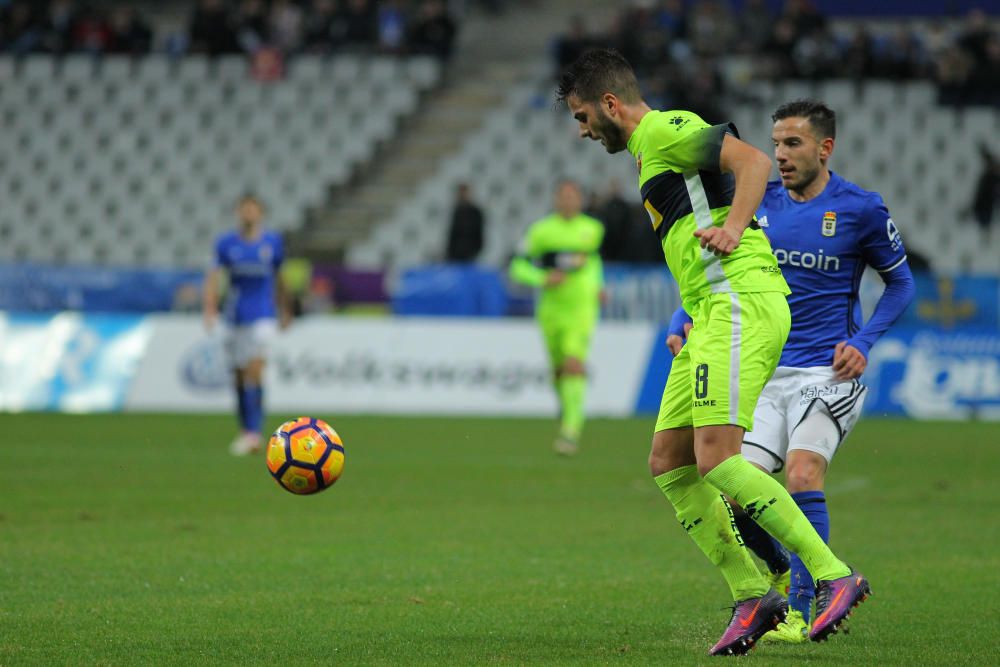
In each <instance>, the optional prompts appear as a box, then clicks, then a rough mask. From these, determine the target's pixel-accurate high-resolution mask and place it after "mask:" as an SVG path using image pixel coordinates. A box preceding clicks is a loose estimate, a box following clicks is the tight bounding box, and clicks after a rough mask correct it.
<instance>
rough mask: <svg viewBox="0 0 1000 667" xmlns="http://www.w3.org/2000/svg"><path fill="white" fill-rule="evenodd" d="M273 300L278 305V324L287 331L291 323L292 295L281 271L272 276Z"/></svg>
mask: <svg viewBox="0 0 1000 667" xmlns="http://www.w3.org/2000/svg"><path fill="white" fill-rule="evenodd" d="M274 299H275V303H276V304H277V305H278V323H279V325H280V326H281V328H282V329H287V328H288V326H289V325H290V324H291V323H292V294H291V292H289V291H288V286H287V285H286V284H285V279H284V277H283V276H282V275H281V271H278V272H277V273H276V274H274Z"/></svg>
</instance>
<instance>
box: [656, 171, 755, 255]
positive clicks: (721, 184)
mask: <svg viewBox="0 0 1000 667" xmlns="http://www.w3.org/2000/svg"><path fill="white" fill-rule="evenodd" d="M698 178H699V180H701V185H702V187H703V188H704V189H705V197H706V199H707V200H708V208H709V209H716V208H721V207H723V206H730V205H732V203H733V193H735V192H736V179H735V178H734V177H733V175H732V174H720V173H717V172H713V171H706V170H704V169H702V170H699V171H698ZM640 194H641V195H642V199H643V201H645V202H648V203H649V205H650V206H652V207H653V208H654V209H656V211H657V213H659V214H660V215H661V216H662V217H663V222H662V223H661V224H660V226H659V228H658V229H657V230H656V233H657V236H659V237H660V239H661V240H662V239H664V238H665V237H666V236H667V232H669V231H670V228H671V227H673V226H674V223H675V222H677V221H678V220H680V219H681V218H683V217H684V216H685V215H690V214H691V213H692V212H693V210H694V209H693V208H692V205H691V196H690V195H689V194H688V189H687V184H686V183H685V182H684V174H680V173H678V172H676V171H665V172H663V173H661V174H657V175H656V176H654V177H653V178H651V179H649V180H648V181H646V182H645V183H643V185H642V188H641V190H640ZM750 227H751V228H752V229H760V227H759V226H758V225H757V219H756V218H754V220H753V222H751V223H750Z"/></svg>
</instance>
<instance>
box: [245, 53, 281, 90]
mask: <svg viewBox="0 0 1000 667" xmlns="http://www.w3.org/2000/svg"><path fill="white" fill-rule="evenodd" d="M250 76H251V77H252V78H253V79H254V80H256V81H261V82H264V83H267V82H270V81H280V80H281V79H282V78H283V77H284V76H285V56H284V54H282V53H281V51H279V50H278V49H276V48H274V47H273V46H263V47H261V48H259V49H257V50H256V51H254V52H253V55H252V56H251V63H250Z"/></svg>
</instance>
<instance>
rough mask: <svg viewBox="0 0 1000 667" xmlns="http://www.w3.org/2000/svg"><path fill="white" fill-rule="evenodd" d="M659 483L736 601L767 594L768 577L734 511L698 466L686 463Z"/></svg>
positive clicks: (664, 475) (658, 479)
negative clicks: (748, 545)
mask: <svg viewBox="0 0 1000 667" xmlns="http://www.w3.org/2000/svg"><path fill="white" fill-rule="evenodd" d="M655 480H656V485H657V486H659V487H660V490H661V491H663V495H665V496H666V497H667V500H669V501H670V502H671V504H673V506H674V509H675V510H677V520H678V521H680V522H681V525H682V526H683V527H684V530H686V531H687V533H688V535H690V536H691V539H693V540H694V543H695V544H697V545H698V548H699V549H701V550H702V552H703V553H704V554H705V555H706V556H708V560H710V561H712V563H714V564H715V565H716V566H718V568H719V569H720V570H722V576H723V577H725V578H726V583H727V584H729V590H730V591H732V594H733V599H734V600H746V599H748V598H756V597H760V596H762V595H764V594H765V593H767V590H768V585H767V580H766V579H764V576H763V575H762V574H761V573H760V571H759V570H758V569H757V566H756V565H755V564H754V562H753V559H752V558H750V553H749V552H748V551H747V548H746V547H745V546H743V540H742V539H741V538H740V533H739V531H738V530H737V529H736V522H735V521H734V520H733V510H732V508H730V507H729V503H727V502H726V499H725V498H723V497H722V495H721V494H720V493H719V491H718V490H717V489H713V488H712V486H711V485H710V484H708V482H706V481H705V480H704V479H702V477H701V475H699V474H698V467H697V466H693V465H692V466H684V467H682V468H676V469H674V470H671V471H670V472H665V473H663V474H662V475H657V476H656V477H655Z"/></svg>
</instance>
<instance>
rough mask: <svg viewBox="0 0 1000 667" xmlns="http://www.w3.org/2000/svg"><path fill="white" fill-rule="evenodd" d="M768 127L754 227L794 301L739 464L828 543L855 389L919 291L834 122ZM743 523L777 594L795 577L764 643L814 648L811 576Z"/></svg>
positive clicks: (818, 112) (679, 325)
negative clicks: (826, 489) (767, 159)
mask: <svg viewBox="0 0 1000 667" xmlns="http://www.w3.org/2000/svg"><path fill="white" fill-rule="evenodd" d="M772 119H773V120H774V128H773V132H772V139H773V142H774V155H775V158H776V160H777V163H778V171H779V173H780V175H781V180H780V181H772V182H771V183H769V184H768V187H767V192H766V194H765V195H764V199H763V201H762V202H761V205H760V208H759V210H758V211H757V218H758V221H759V223H760V226H761V227H762V228H763V229H764V230H765V232H766V233H767V236H768V238H769V239H770V241H771V247H772V248H773V251H774V254H775V256H776V257H777V259H778V264H779V265H780V266H781V270H782V273H783V274H784V276H785V280H786V281H787V282H788V286H789V287H790V288H791V290H792V293H791V295H790V296H789V297H788V305H789V307H790V309H791V312H792V328H791V332H790V333H789V336H788V342H787V343H786V344H785V347H784V350H783V352H782V355H781V360H780V361H779V362H778V368H777V370H776V371H775V373H774V376H773V377H772V378H771V379H770V381H769V382H768V383H767V385H766V386H765V387H764V391H763V393H762V394H761V396H760V400H759V401H758V403H757V408H756V410H755V412H754V426H753V430H752V431H749V432H747V433H746V435H745V436H744V439H743V455H744V456H745V457H746V458H747V459H748V460H749V461H750V462H751V463H753V464H755V465H756V466H757V467H759V468H761V469H762V470H764V471H766V472H778V471H780V470H781V469H782V468H783V467H784V469H785V483H786V486H787V487H788V491H789V492H790V493H791V494H792V498H793V499H795V502H796V503H797V504H798V505H799V507H800V508H801V509H802V512H803V513H804V514H805V515H806V517H808V518H809V520H810V522H811V523H812V524H813V526H814V527H815V528H816V531H817V532H818V533H819V534H820V535H821V536H822V537H823V538H824V539H825V540H829V534H830V519H829V513H828V511H827V506H826V497H825V496H824V493H823V486H824V481H825V477H826V472H827V469H828V467H829V465H830V462H831V460H832V459H833V455H834V453H835V452H836V451H837V448H838V447H839V446H840V444H841V443H842V442H843V441H844V438H845V437H846V436H847V434H848V433H849V432H850V431H851V429H852V428H853V426H854V424H855V423H856V422H857V419H858V416H859V415H860V414H861V407H862V405H863V403H864V399H865V392H866V391H867V389H866V387H865V386H864V385H863V384H861V382H860V381H859V378H860V377H861V374H862V373H864V370H865V366H866V365H867V359H868V352H869V350H871V348H872V346H873V345H874V344H875V341H877V340H878V339H879V337H880V336H881V335H882V334H884V333H885V332H886V330H888V328H889V327H890V326H891V325H892V323H893V322H895V321H896V320H897V319H898V318H899V316H900V315H902V313H903V311H904V310H905V309H906V307H907V306H908V305H909V303H910V301H911V300H912V299H913V295H914V282H913V276H912V274H911V273H910V268H909V266H908V265H907V263H906V251H905V250H904V248H903V243H902V240H901V239H900V236H899V231H898V229H897V228H896V225H895V223H894V222H893V221H892V218H891V217H889V211H888V210H887V209H886V206H885V203H884V202H883V201H882V197H881V196H880V195H879V194H878V193H877V192H869V191H867V190H864V189H862V188H860V187H858V186H857V185H855V184H853V183H851V182H849V181H846V180H844V179H843V178H841V177H840V176H838V175H837V174H835V173H834V172H832V171H830V169H829V168H828V166H827V162H828V160H829V159H830V155H831V154H832V153H833V148H834V140H835V135H836V116H835V114H834V112H833V111H832V110H831V109H829V108H828V107H827V106H826V105H824V104H822V103H820V102H816V101H812V100H798V101H795V102H790V103H788V104H785V105H782V106H781V107H779V108H778V109H777V111H775V113H774V115H773V116H772ZM866 266H870V267H872V268H874V269H875V270H876V271H878V272H879V274H880V275H881V277H882V280H883V281H884V282H885V292H884V293H883V294H882V297H881V298H880V299H879V301H878V304H877V305H876V307H875V311H874V313H873V314H872V317H871V318H870V319H869V320H868V322H867V323H863V322H862V315H861V305H860V303H859V299H858V288H859V286H860V283H861V275H862V273H863V272H864V270H865V267H866ZM689 322H690V319H689V318H687V317H686V314H685V313H684V312H683V311H678V313H676V314H675V316H674V318H673V320H672V322H671V327H670V335H669V337H668V339H667V344H668V345H669V346H670V349H671V350H672V351H673V352H674V354H676V353H677V352H678V351H679V350H680V347H681V345H683V341H684V339H685V338H686V334H687V330H686V328H685V327H686V325H687V324H688V323H689ZM687 328H689V327H687ZM737 521H738V525H739V528H740V533H741V534H742V535H743V539H744V541H745V542H746V544H747V546H748V547H750V548H751V549H753V550H754V552H756V553H757V555H758V556H760V557H761V558H762V559H763V560H764V561H765V563H767V566H768V568H769V569H770V570H771V573H772V576H773V579H774V581H775V582H776V583H777V582H780V581H781V580H782V579H783V578H784V577H785V576H788V575H787V574H786V573H789V571H790V585H789V607H790V612H789V615H788V618H787V620H786V621H785V623H782V624H781V625H779V626H778V628H777V629H775V630H774V631H772V632H770V633H768V634H767V635H765V637H764V639H765V640H777V641H788V642H793V643H798V642H804V641H807V640H808V628H809V621H810V613H811V609H812V603H813V596H814V594H815V593H814V586H813V581H812V579H811V577H810V576H809V572H808V571H807V570H806V568H805V566H804V565H803V564H802V561H801V560H799V559H798V557H796V556H795V555H794V554H792V555H791V557H790V559H789V556H788V554H787V552H786V551H785V550H784V548H783V547H782V546H781V545H780V544H778V543H777V542H776V541H775V540H774V539H773V538H771V537H770V536H769V535H768V534H767V533H765V532H764V531H763V529H761V528H760V527H759V526H757V524H755V523H754V522H753V521H752V520H751V519H750V517H749V516H747V514H746V513H745V512H742V511H741V510H738V511H737ZM789 560H790V562H789ZM776 587H777V586H776ZM779 590H781V589H780V588H779Z"/></svg>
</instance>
